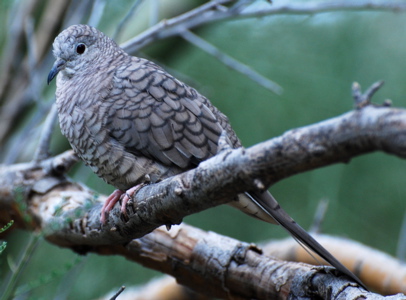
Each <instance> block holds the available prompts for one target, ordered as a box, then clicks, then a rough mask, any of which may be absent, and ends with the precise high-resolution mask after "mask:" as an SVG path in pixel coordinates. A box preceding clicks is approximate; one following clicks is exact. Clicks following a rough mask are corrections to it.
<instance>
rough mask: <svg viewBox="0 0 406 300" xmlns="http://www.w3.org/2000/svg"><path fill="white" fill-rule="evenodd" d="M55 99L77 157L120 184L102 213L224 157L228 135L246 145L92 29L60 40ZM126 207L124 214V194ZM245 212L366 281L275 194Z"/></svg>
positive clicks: (195, 97)
mask: <svg viewBox="0 0 406 300" xmlns="http://www.w3.org/2000/svg"><path fill="white" fill-rule="evenodd" d="M53 47H54V55H55V58H56V62H55V64H54V65H53V68H52V70H51V72H50V73H49V76H48V83H49V82H50V81H51V80H52V79H53V78H54V77H55V76H56V75H57V74H58V73H59V75H58V77H57V82H56V86H57V90H56V99H57V106H58V112H59V121H60V126H61V129H62V133H63V134H64V135H65V136H66V137H67V138H68V140H69V142H70V144H71V145H72V148H73V149H74V150H75V152H76V153H77V155H78V156H79V157H80V158H81V159H82V160H83V161H84V162H85V163H86V164H87V165H88V166H90V168H92V170H93V171H94V172H95V173H96V174H97V175H98V176H100V177H101V178H103V179H104V180H105V181H106V182H107V183H109V184H111V185H113V186H115V187H116V188H117V189H118V190H117V191H116V192H114V193H113V194H112V195H111V196H110V197H109V198H108V201H107V202H106V204H105V206H104V207H103V210H102V213H101V219H102V222H103V223H104V222H105V214H106V213H108V211H109V210H111V208H112V207H113V205H114V204H115V203H116V202H117V201H118V200H119V199H120V196H122V194H123V193H125V191H127V190H129V189H130V192H129V193H130V194H131V193H132V194H134V192H136V190H137V187H135V188H132V187H134V186H139V185H140V184H143V183H144V182H145V181H147V178H148V181H150V182H151V183H154V182H157V181H160V180H162V179H164V178H167V177H169V176H173V175H175V174H178V173H180V172H183V171H186V170H188V169H191V168H194V167H196V166H197V165H198V164H199V162H201V161H203V160H205V159H207V158H209V157H211V156H213V155H215V154H216V153H217V142H218V139H219V136H220V134H221V133H222V131H225V132H226V133H227V138H228V142H229V144H230V146H231V147H233V148H237V147H240V145H241V144H240V141H239V140H238V138H237V136H236V134H235V133H234V131H233V130H232V128H231V126H230V124H229V122H228V119H227V117H226V116H225V115H224V114H222V113H221V112H220V111H219V110H218V109H217V108H216V107H214V106H213V105H212V104H211V103H210V101H209V100H208V99H207V98H205V97H204V96H202V95H200V94H199V93H198V92H197V91H196V90H194V89H193V88H191V87H189V86H187V85H186V84H184V83H182V82H180V81H179V80H177V79H176V78H174V77H173V76H171V75H169V74H168V73H167V72H166V71H164V70H163V69H162V68H161V67H159V66H157V65H156V64H154V63H152V62H150V61H148V60H145V59H142V58H138V57H133V56H130V55H128V54H127V53H125V52H124V51H123V50H122V49H121V48H120V47H119V46H118V45H117V44H116V43H115V42H114V41H113V40H111V39H110V38H109V37H107V36H106V35H104V34H103V33H102V32H100V31H98V30H97V29H95V28H93V27H90V26H87V25H74V26H71V27H69V28H68V29H66V30H64V31H63V32H62V33H60V34H59V35H58V36H57V38H56V39H55V41H54V44H53ZM124 198H125V199H124V201H123V203H124V205H123V207H122V209H123V212H124V213H125V203H126V201H127V200H128V197H127V196H124ZM233 205H234V206H237V207H238V208H240V209H241V210H243V211H244V212H246V213H248V214H251V215H254V216H255V217H257V218H259V219H262V220H264V221H266V222H270V223H274V224H281V225H282V226H283V227H284V228H286V229H287V230H288V231H289V232H290V234H291V235H292V236H293V237H294V238H295V239H297V240H298V241H299V242H301V243H303V244H304V245H306V246H307V247H309V248H310V249H312V250H313V251H314V252H316V253H317V254H319V255H320V256H321V257H322V258H324V259H325V260H326V261H327V262H329V263H330V264H331V265H333V266H334V267H335V268H337V269H338V270H340V271H341V272H342V273H344V274H346V275H347V276H349V277H350V278H352V279H353V280H354V281H356V282H358V283H359V284H360V285H362V283H361V282H360V280H359V279H358V278H357V277H356V276H355V275H353V274H352V273H351V272H350V271H349V270H348V269H347V268H345V267H344V266H343V265H342V264H341V263H340V262H339V261H337V260H336V259H335V258H334V257H333V256H332V255H331V254H330V253H329V252H328V251H327V250H325V249H324V248H323V247H322V246H321V245H320V244H319V243H318V242H317V241H315V240H314V239H313V238H312V237H311V236H310V235H309V234H308V233H307V232H306V231H305V230H304V229H302V228H301V227H300V226H299V225H298V224H297V223H296V222H295V221H294V220H293V219H292V218H290V217H289V215H288V214H287V213H286V212H285V211H284V210H283V209H281V208H280V207H279V204H278V203H277V202H276V200H275V199H274V198H273V197H272V196H271V194H270V193H268V192H266V193H255V192H253V193H250V194H248V193H245V195H241V196H240V197H239V200H238V201H234V202H233Z"/></svg>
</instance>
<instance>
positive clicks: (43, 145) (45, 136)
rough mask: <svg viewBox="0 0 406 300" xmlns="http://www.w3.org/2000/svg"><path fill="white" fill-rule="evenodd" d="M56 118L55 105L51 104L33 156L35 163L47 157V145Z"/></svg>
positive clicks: (49, 142)
mask: <svg viewBox="0 0 406 300" xmlns="http://www.w3.org/2000/svg"><path fill="white" fill-rule="evenodd" d="M57 116H58V111H57V109H56V104H53V105H52V106H51V110H50V111H49V113H48V116H47V118H46V119H45V123H44V127H43V129H42V132H41V137H40V139H39V144H38V148H37V150H36V151H35V154H34V158H33V160H34V161H35V162H39V161H42V160H44V159H46V158H48V157H49V145H50V144H51V136H52V132H53V128H54V125H55V121H56V118H57Z"/></svg>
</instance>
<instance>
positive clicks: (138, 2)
mask: <svg viewBox="0 0 406 300" xmlns="http://www.w3.org/2000/svg"><path fill="white" fill-rule="evenodd" d="M143 1H144V0H136V1H135V2H134V4H133V5H132V6H131V8H130V9H129V10H128V12H127V14H126V15H125V16H124V18H123V19H122V20H121V21H120V23H118V26H117V28H116V30H115V31H114V33H113V35H112V38H113V40H118V39H119V35H120V34H121V32H122V30H123V27H124V26H125V25H127V23H128V21H129V20H130V19H131V17H132V16H133V14H134V13H135V12H136V10H137V8H138V7H139V6H140V5H141V4H142V2H143Z"/></svg>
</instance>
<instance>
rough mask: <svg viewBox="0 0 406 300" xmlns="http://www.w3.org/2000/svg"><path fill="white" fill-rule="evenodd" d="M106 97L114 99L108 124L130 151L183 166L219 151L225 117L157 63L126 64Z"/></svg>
mask: <svg viewBox="0 0 406 300" xmlns="http://www.w3.org/2000/svg"><path fill="white" fill-rule="evenodd" d="M105 101H109V102H111V103H109V105H110V107H109V109H108V116H107V118H106V120H107V121H106V122H107V124H106V127H107V128H109V130H110V133H109V134H110V136H111V137H112V138H114V139H116V140H117V141H118V142H119V143H120V144H122V145H124V147H125V149H126V151H129V152H131V153H134V154H135V155H142V156H145V157H148V158H151V159H154V160H158V161H159V162H160V163H162V164H163V165H167V166H170V165H176V166H178V167H179V168H181V169H189V168H191V167H194V166H196V165H197V164H198V163H199V162H201V161H203V160H205V159H207V158H209V157H211V156H213V155H215V154H216V152H217V142H218V139H219V136H220V134H221V132H222V130H223V128H222V127H221V125H222V124H221V122H224V120H220V121H219V119H221V118H223V117H224V118H225V116H224V115H223V114H221V113H220V112H219V111H218V110H217V109H216V108H215V107H214V106H212V105H211V104H210V102H209V101H208V100H207V99H206V98H205V97H203V96H201V95H200V94H199V93H197V92H196V91H195V90H194V89H193V88H191V87H188V86H187V85H185V84H184V83H182V82H180V81H179V80H177V79H175V78H174V77H172V76H171V75H169V74H168V73H166V72H165V71H163V70H162V69H161V68H160V67H159V66H157V65H155V64H154V63H152V62H149V61H146V60H142V59H139V58H132V63H131V64H122V67H119V68H118V69H117V70H116V72H115V76H114V77H113V79H112V87H111V89H110V91H109V96H108V97H106V99H105ZM225 123H227V124H228V122H225ZM229 130H231V131H230V132H231V135H235V133H234V132H233V131H232V129H231V127H230V129H229ZM235 139H236V137H235V138H234V140H235Z"/></svg>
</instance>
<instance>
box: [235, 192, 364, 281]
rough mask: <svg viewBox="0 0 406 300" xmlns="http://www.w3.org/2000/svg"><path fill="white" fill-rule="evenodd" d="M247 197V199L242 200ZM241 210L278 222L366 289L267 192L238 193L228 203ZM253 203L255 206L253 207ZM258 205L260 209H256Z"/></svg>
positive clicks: (269, 221) (307, 246)
mask: <svg viewBox="0 0 406 300" xmlns="http://www.w3.org/2000/svg"><path fill="white" fill-rule="evenodd" d="M245 197H247V198H248V199H246V200H248V201H244V199H242V198H245ZM230 204H231V206H234V207H236V208H238V209H240V210H242V211H243V212H245V213H247V214H249V215H251V216H254V217H256V218H258V219H260V220H262V221H265V222H268V223H273V224H280V225H282V227H283V228H284V229H285V230H287V231H288V232H289V233H290V234H291V235H292V236H293V238H294V239H296V240H297V241H298V242H299V244H301V245H302V246H304V247H305V248H308V249H310V250H311V251H313V252H315V253H316V254H318V255H319V256H320V257H321V258H323V259H324V260H325V261H326V262H328V263H329V264H330V265H332V266H333V267H334V268H336V269H337V270H338V271H340V272H341V273H343V274H345V275H346V276H348V277H349V278H351V279H352V280H353V281H355V282H356V283H358V284H359V285H360V286H362V287H363V288H364V289H367V288H366V287H365V285H364V284H363V283H362V282H361V280H360V279H359V278H358V277H357V276H356V275H354V274H353V273H352V272H351V271H350V270H348V269H347V268H346V267H345V266H344V265H343V264H341V263H340V262H339V261H338V260H337V259H336V258H335V257H334V256H333V255H332V254H331V253H330V252H328V251H327V250H326V249H325V248H324V247H323V246H322V245H320V244H319V243H318V242H317V241H316V240H315V239H314V238H313V237H312V236H311V235H310V234H309V233H307V232H306V230H304V229H303V228H302V227H300V225H299V224H297V223H296V222H295V220H293V219H292V218H291V217H290V216H289V215H288V214H287V213H286V212H285V211H284V210H283V209H282V208H281V207H280V205H279V203H278V202H277V201H276V200H275V198H274V197H273V196H272V195H271V194H270V193H269V192H268V191H266V192H263V193H261V192H250V193H245V194H244V195H240V197H239V200H238V201H235V202H232V203H230ZM253 204H254V205H255V206H256V207H253ZM258 207H259V208H260V210H258Z"/></svg>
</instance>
